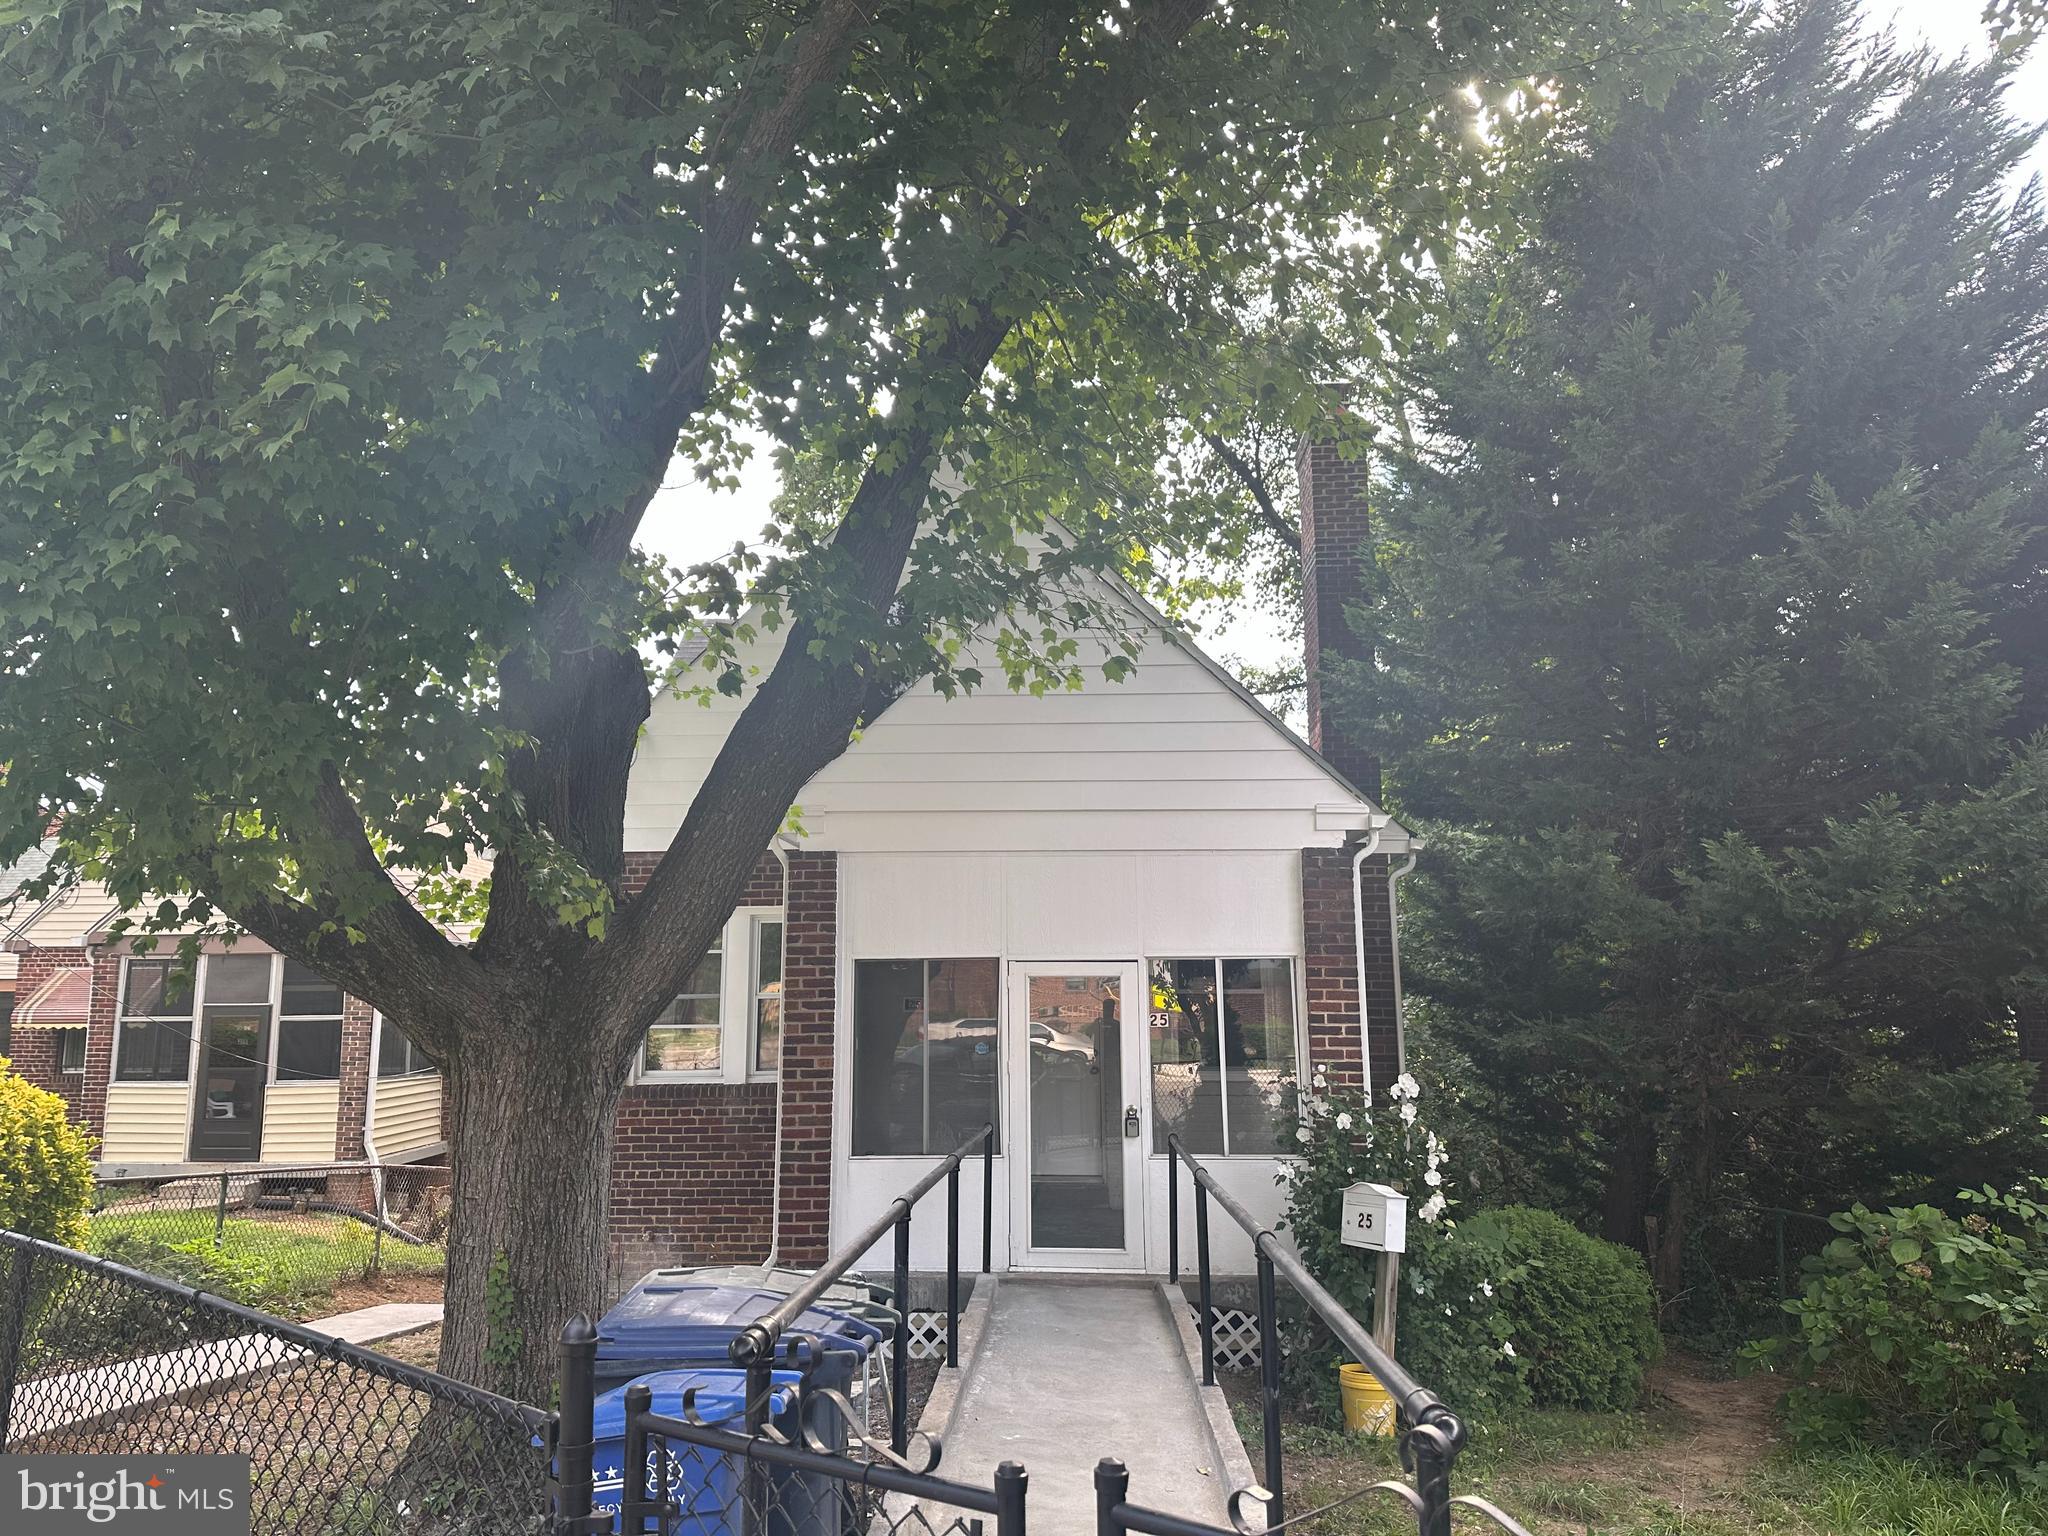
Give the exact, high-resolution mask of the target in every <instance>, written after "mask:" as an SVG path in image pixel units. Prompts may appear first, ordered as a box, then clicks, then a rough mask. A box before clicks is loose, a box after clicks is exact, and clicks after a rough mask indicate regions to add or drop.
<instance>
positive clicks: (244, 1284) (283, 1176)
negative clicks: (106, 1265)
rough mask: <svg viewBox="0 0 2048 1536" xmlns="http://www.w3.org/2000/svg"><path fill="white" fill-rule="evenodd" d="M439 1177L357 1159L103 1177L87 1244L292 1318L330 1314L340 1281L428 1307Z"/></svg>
mask: <svg viewBox="0 0 2048 1536" xmlns="http://www.w3.org/2000/svg"><path fill="white" fill-rule="evenodd" d="M448 1179H449V1171H448V1169H446V1168H444V1167H437V1166H433V1165H428V1164H381V1165H366V1164H360V1163H357V1164H318V1165H309V1166H306V1167H299V1168H269V1167H266V1168H262V1169H251V1170H249V1171H246V1172H233V1171H223V1172H217V1173H202V1174H186V1175H181V1176H178V1177H174V1178H135V1179H103V1180H101V1181H100V1182H99V1184H98V1185H97V1186H96V1187H95V1189H94V1192H93V1209H92V1213H91V1216H90V1218H89V1220H88V1224H87V1228H86V1233H87V1235H86V1247H88V1248H89V1249H90V1250H91V1251H92V1252H93V1253H95V1254H98V1255H100V1256H101V1257H103V1258H108V1259H113V1260H115V1261H117V1262H119V1263H122V1264H126V1265H128V1266H130V1267H131V1268H134V1269H140V1270H143V1271H145V1272H146V1273H149V1274H153V1275H160V1276H162V1277H164V1278H165V1279H169V1280H180V1281H183V1282H184V1283H186V1284H188V1285H192V1286H196V1287H197V1288H199V1289H200V1290H203V1291H207V1292H210V1293H212V1294H214V1295H218V1296H225V1297H228V1298H229V1299H231V1300H234V1301H240V1302H244V1303H247V1304H248V1305H251V1306H260V1307H264V1308H266V1309H268V1310H271V1311H276V1312H284V1313H287V1314H291V1315H296V1316H307V1315H312V1314H313V1313H317V1312H320V1311H328V1310H334V1308H333V1306H332V1298H333V1297H334V1293H335V1291H336V1289H337V1288H338V1287H345V1286H346V1285H347V1284H348V1283H350V1282H360V1281H369V1280H377V1281H381V1282H387V1288H388V1287H389V1286H397V1287H398V1288H399V1289H401V1290H402V1291H403V1292H405V1293H406V1299H410V1300H428V1299H432V1297H434V1296H435V1295H437V1294H438V1292H439V1286H440V1279H441V1275H442V1273H443V1271H444V1270H445V1268H446V1266H447V1258H448V1249H447V1236H448V1210H449V1183H448Z"/></svg>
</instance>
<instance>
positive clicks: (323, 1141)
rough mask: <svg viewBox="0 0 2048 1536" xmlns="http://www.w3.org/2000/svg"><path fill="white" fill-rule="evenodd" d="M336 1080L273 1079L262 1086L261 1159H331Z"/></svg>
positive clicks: (337, 1114)
mask: <svg viewBox="0 0 2048 1536" xmlns="http://www.w3.org/2000/svg"><path fill="white" fill-rule="evenodd" d="M340 1115H341V1084H339V1083H273V1084H271V1086H270V1087H268V1088H266V1089H264V1090H263V1161H264V1162H266V1163H331V1162H333V1161H334V1127H335V1122H336V1121H337V1120H338V1119H339V1118H340Z"/></svg>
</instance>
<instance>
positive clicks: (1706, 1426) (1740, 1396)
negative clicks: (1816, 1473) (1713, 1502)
mask: <svg viewBox="0 0 2048 1536" xmlns="http://www.w3.org/2000/svg"><path fill="white" fill-rule="evenodd" d="M1647 1385H1648V1389H1649V1391H1650V1392H1651V1393H1652V1394H1654V1395H1655V1397H1657V1398H1658V1399H1660V1400H1661V1401H1662V1402H1663V1403H1664V1404H1665V1405H1667V1406H1668V1408H1669V1409H1670V1414H1669V1422H1670V1427H1671V1434H1670V1436H1669V1438H1667V1439H1665V1440H1663V1441H1661V1442H1660V1443H1658V1444H1655V1445H1650V1446H1646V1447H1644V1448H1643V1450H1642V1452H1641V1457H1642V1460H1643V1461H1644V1462H1645V1463H1646V1464H1647V1465H1648V1466H1649V1467H1652V1468H1654V1469H1655V1470H1656V1472H1657V1474H1658V1480H1659V1481H1661V1482H1663V1483H1664V1484H1665V1489H1664V1496H1665V1497H1667V1498H1669V1499H1670V1500H1671V1502H1672V1503H1673V1504H1675V1505H1677V1506H1679V1507H1680V1508H1684V1507H1685V1505H1686V1503H1687V1502H1688V1498H1687V1496H1688V1495H1691V1497H1692V1499H1693V1500H1698V1499H1700V1498H1702V1497H1707V1498H1714V1497H1718V1496H1720V1495H1723V1494H1725V1493H1727V1492H1729V1491H1731V1490H1733V1489H1734V1488H1736V1487H1737V1486H1739V1485H1740V1484H1741V1482H1742V1480H1743V1478H1744V1477H1745V1476H1746V1475H1747V1474H1748V1472H1749V1471H1750V1469H1751V1468H1753V1467H1755V1465H1756V1464H1757V1463H1758V1462H1759V1461H1760V1460H1762V1459H1763V1457H1764V1456H1765V1455H1766V1454H1768V1453H1769V1451H1770V1449H1771V1447H1772V1445H1773V1444H1775V1443H1776V1436H1775V1434H1774V1433H1773V1431H1772V1415H1771V1408H1772V1404H1773V1403H1774V1402H1775V1400H1776V1398H1777V1395H1778V1383H1777V1382H1776V1381H1775V1380H1773V1379H1772V1378H1771V1377H1769V1376H1750V1377H1743V1378H1734V1377H1725V1376H1723V1377H1717V1376H1713V1375H1710V1374H1708V1373H1707V1371H1706V1370H1705V1369H1704V1368H1703V1366H1702V1365H1701V1363H1700V1362H1699V1361H1697V1360H1692V1359H1688V1358H1686V1357H1685V1356H1673V1357H1671V1358H1668V1359H1666V1360H1664V1361H1663V1362H1661V1363H1660V1364H1659V1365H1657V1366H1656V1367H1655V1368H1654V1369H1653V1370H1652V1371H1651V1372H1650V1377H1649V1381H1648V1383H1647Z"/></svg>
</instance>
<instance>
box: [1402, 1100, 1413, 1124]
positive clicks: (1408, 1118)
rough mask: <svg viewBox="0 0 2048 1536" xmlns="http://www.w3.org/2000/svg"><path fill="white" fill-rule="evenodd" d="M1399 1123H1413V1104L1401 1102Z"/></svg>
mask: <svg viewBox="0 0 2048 1536" xmlns="http://www.w3.org/2000/svg"><path fill="white" fill-rule="evenodd" d="M1401 1123H1402V1124H1403V1125H1413V1124H1414V1123H1415V1106H1414V1105H1413V1104H1409V1103H1403V1104H1402V1105H1401Z"/></svg>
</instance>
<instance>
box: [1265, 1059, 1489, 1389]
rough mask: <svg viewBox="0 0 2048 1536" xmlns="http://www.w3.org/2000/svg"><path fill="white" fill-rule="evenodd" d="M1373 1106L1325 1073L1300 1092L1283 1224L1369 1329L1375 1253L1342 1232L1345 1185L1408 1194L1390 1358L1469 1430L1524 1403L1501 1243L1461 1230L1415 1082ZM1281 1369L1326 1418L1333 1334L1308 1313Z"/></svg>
mask: <svg viewBox="0 0 2048 1536" xmlns="http://www.w3.org/2000/svg"><path fill="white" fill-rule="evenodd" d="M1389 1098H1390V1099H1391V1101H1392V1102H1391V1104H1389V1105H1384V1106H1381V1107H1380V1108H1379V1109H1378V1110H1376V1111H1375V1110H1374V1109H1373V1108H1372V1107H1370V1106H1369V1105H1368V1104H1367V1103H1366V1102H1365V1100H1364V1098H1363V1097H1362V1096H1361V1095H1356V1094H1333V1093H1331V1092H1330V1091H1329V1085H1328V1082H1327V1079H1326V1077H1325V1074H1324V1073H1323V1072H1321V1071H1320V1070H1319V1071H1317V1072H1316V1074H1315V1075H1314V1077H1313V1079H1312V1081H1311V1084H1310V1088H1309V1090H1308V1091H1307V1092H1304V1093H1303V1094H1301V1096H1300V1100H1299V1103H1298V1105H1297V1108H1296V1112H1295V1119H1294V1122H1293V1125H1292V1127H1291V1132H1292V1135H1293V1138H1294V1150H1295V1151H1296V1153H1297V1160H1296V1161H1295V1162H1293V1163H1291V1164H1290V1165H1288V1166H1287V1167H1285V1168H1284V1169H1283V1171H1282V1173H1281V1182H1282V1183H1283V1184H1284V1185H1285V1186H1286V1188H1287V1196H1288V1197H1287V1216H1286V1220H1285V1222H1284V1223H1283V1226H1284V1228H1285V1230H1286V1231H1287V1233H1288V1235H1289V1236H1290V1237H1291V1238H1292V1239H1293V1241H1294V1244H1295V1247H1296V1248H1297V1249H1298V1250H1299V1252H1300V1254H1301V1258H1302V1262H1303V1263H1304V1264H1306V1265H1307V1266H1308V1269H1309V1272H1310V1273H1311V1274H1313V1275H1314V1276H1315V1277H1316V1279H1317V1280H1318V1281H1320V1282H1321V1283H1322V1285H1323V1287H1324V1289H1326V1290H1328V1291H1329V1293H1330V1294H1331V1295H1332V1296H1334V1297H1335V1298H1336V1299H1337V1300H1338V1302H1339V1303H1341V1304H1342V1305H1343V1307H1344V1308H1345V1309H1346V1310H1347V1311H1349V1312H1350V1313H1351V1314H1352V1316H1354V1317H1356V1318H1358V1319H1359V1320H1360V1321H1361V1322H1364V1323H1367V1324H1368V1325H1369V1324H1370V1322H1371V1320H1372V1306H1373V1295H1372V1292H1373V1281H1374V1276H1375V1272H1376V1268H1377V1263H1376V1261H1377V1255H1375V1254H1372V1253H1368V1252H1365V1251H1363V1250H1360V1249H1356V1248H1347V1247H1345V1246H1344V1244H1343V1242H1342V1241H1341V1239H1340V1236H1339V1229H1340V1226H1341V1223H1342V1216H1343V1206H1344V1191H1345V1189H1346V1188H1347V1187H1348V1186H1350V1185H1352V1184H1357V1183H1361V1182H1370V1183H1374V1184H1389V1185H1392V1186H1393V1187H1394V1188H1396V1189H1398V1190H1400V1191H1401V1192H1402V1193H1404V1194H1405V1195H1407V1196H1408V1250H1407V1252H1406V1253H1405V1254H1403V1255H1402V1258H1401V1280H1400V1290H1401V1296H1400V1305H1399V1308H1398V1311H1397V1313H1396V1319H1395V1350H1394V1353H1395V1355H1396V1356H1397V1357H1398V1358H1399V1359H1400V1361H1401V1363H1402V1364H1403V1365H1404V1366H1406V1367H1407V1368H1408V1369H1409V1370H1410V1371H1411V1372H1412V1373H1413V1374H1414V1375H1415V1377H1416V1378H1417V1379H1418V1380H1419V1381H1421V1383H1422V1384H1423V1385H1424V1386H1426V1387H1428V1388H1429V1389H1430V1390H1431V1391H1433V1392H1435V1393H1436V1394H1437V1396H1439V1397H1441V1398H1442V1399H1443V1400H1444V1402H1445V1403H1446V1404H1448V1405H1449V1406H1450V1407H1451V1408H1452V1409H1453V1411H1455V1412H1457V1413H1458V1414H1460V1415H1461V1416H1462V1417H1464V1418H1465V1420H1466V1421H1467V1423H1469V1424H1472V1425H1474V1426H1475V1427H1483V1426H1484V1425H1485V1424H1486V1423H1487V1422H1488V1421H1489V1420H1496V1419H1498V1418H1499V1417H1500V1416H1501V1415H1503V1414H1504V1413H1507V1412H1509V1411H1512V1410H1513V1409H1516V1408H1519V1407H1522V1406H1523V1405H1525V1404H1526V1403H1527V1402H1528V1387H1527V1381H1526V1375H1527V1373H1526V1362H1525V1361H1524V1359H1523V1358H1522V1357H1521V1356H1520V1355H1519V1354H1518V1353H1517V1351H1516V1347H1515V1340H1514V1339H1513V1337H1512V1336H1511V1332H1510V1329H1509V1326H1508V1322H1507V1318H1506V1315H1505V1313H1504V1312H1503V1310H1502V1308H1501V1305H1500V1296H1501V1294H1502V1291H1503V1289H1504V1287H1506V1286H1507V1285H1508V1284H1509V1283H1510V1282H1511V1281H1512V1280H1513V1278H1514V1276H1513V1274H1512V1273H1511V1272H1510V1269H1509V1266H1508V1264H1507V1261H1506V1259H1505V1257H1504V1255H1503V1253H1502V1251H1501V1249H1500V1247H1499V1246H1498V1245H1497V1244H1495V1243H1491V1242H1487V1241H1483V1240H1481V1239H1479V1238H1476V1237H1468V1236H1467V1235H1466V1234H1465V1233H1463V1232H1462V1231H1461V1229H1460V1227H1459V1225H1458V1222H1457V1221H1456V1219H1455V1218H1454V1216H1453V1212H1454V1211H1455V1209H1456V1206H1457V1198H1456V1193H1455V1186H1454V1182H1453V1179H1452V1169H1451V1162H1450V1153H1449V1150H1448V1149H1447V1148H1446V1147H1445V1146H1444V1144H1443V1142H1442V1140H1441V1139H1439V1137H1438V1136H1437V1134H1436V1132H1434V1131H1433V1130H1431V1129H1430V1128H1429V1127H1428V1125H1426V1124H1425V1123H1424V1121H1423V1117H1422V1112H1421V1098H1422V1090H1421V1087H1420V1086H1419V1085H1418V1084H1417V1083H1416V1081H1415V1079H1414V1078H1413V1077H1411V1076H1409V1075H1408V1074H1407V1073H1405V1072H1404V1073H1402V1074H1401V1076H1400V1077H1399V1078H1397V1079H1395V1081H1394V1085H1393V1087H1392V1089H1391V1090H1389ZM1286 1343H1287V1375H1286V1380H1287V1384H1288V1390H1289V1393H1290V1395H1291V1396H1292V1397H1293V1398H1294V1399H1295V1401H1296V1404H1297V1406H1298V1407H1300V1408H1302V1409H1304V1410H1309V1411H1317V1410H1320V1411H1321V1412H1322V1413H1323V1414H1324V1415H1326V1416H1334V1412H1335V1405H1336V1371H1335V1366H1336V1364H1337V1363H1338V1362H1339V1360H1340V1359H1341V1358H1348V1357H1344V1356H1343V1355H1342V1352H1341V1351H1340V1350H1339V1349H1338V1347H1337V1344H1336V1341H1335V1340H1334V1339H1332V1338H1331V1337H1330V1336H1329V1334H1328V1332H1327V1331H1326V1330H1324V1329H1323V1328H1322V1326H1321V1324H1320V1323H1318V1322H1317V1321H1316V1320H1315V1319H1314V1318H1313V1317H1305V1318H1299V1319H1296V1320H1295V1322H1294V1323H1293V1324H1292V1325H1291V1326H1290V1327H1289V1329H1288V1337H1287V1339H1286Z"/></svg>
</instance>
